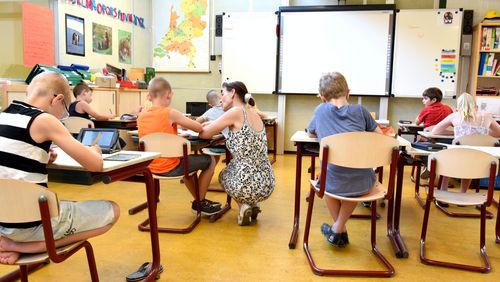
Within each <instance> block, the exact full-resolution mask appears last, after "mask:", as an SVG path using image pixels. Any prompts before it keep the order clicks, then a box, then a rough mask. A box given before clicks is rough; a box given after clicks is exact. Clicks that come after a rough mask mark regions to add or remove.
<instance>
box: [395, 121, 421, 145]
mask: <svg viewBox="0 0 500 282" xmlns="http://www.w3.org/2000/svg"><path fill="white" fill-rule="evenodd" d="M422 130H424V127H423V126H421V125H417V124H415V123H410V124H408V123H400V122H398V135H399V136H401V135H413V142H415V141H417V136H418V131H422Z"/></svg>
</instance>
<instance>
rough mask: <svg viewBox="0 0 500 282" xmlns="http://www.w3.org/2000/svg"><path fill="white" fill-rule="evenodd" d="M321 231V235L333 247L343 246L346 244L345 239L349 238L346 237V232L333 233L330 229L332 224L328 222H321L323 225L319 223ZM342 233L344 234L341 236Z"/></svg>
mask: <svg viewBox="0 0 500 282" xmlns="http://www.w3.org/2000/svg"><path fill="white" fill-rule="evenodd" d="M321 233H323V235H324V236H325V238H326V241H327V242H328V243H329V244H330V245H332V246H334V247H337V248H345V247H346V246H347V244H348V243H346V240H345V239H347V240H349V238H347V232H344V233H335V232H334V231H333V230H332V226H331V225H329V224H326V223H323V225H321ZM343 234H346V235H345V236H343Z"/></svg>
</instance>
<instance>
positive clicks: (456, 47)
mask: <svg viewBox="0 0 500 282" xmlns="http://www.w3.org/2000/svg"><path fill="white" fill-rule="evenodd" d="M445 11H457V12H459V13H460V17H458V18H456V20H457V21H458V23H457V24H458V28H456V29H457V38H456V39H455V38H454V39H453V40H456V41H455V42H454V43H453V46H452V47H450V46H451V45H450V46H446V48H436V50H438V49H446V50H448V49H450V48H451V49H454V50H455V56H456V63H455V70H456V71H455V74H454V77H455V79H454V82H450V83H449V84H451V83H453V84H454V85H453V89H452V90H450V89H447V88H445V87H446V86H447V85H448V84H446V85H442V84H436V83H430V84H428V85H427V86H424V87H422V89H418V90H417V89H416V90H415V91H414V93H412V94H408V93H409V92H408V90H407V89H402V90H399V89H398V85H399V84H398V83H400V82H399V80H398V73H397V72H398V71H399V70H401V68H400V67H399V66H400V65H399V64H398V55H399V56H401V54H400V52H399V48H401V47H398V46H399V45H398V42H399V41H400V40H399V39H398V32H399V31H400V30H401V28H402V26H401V25H402V23H400V22H399V20H401V18H402V17H401V16H400V15H402V14H401V12H403V13H412V14H411V16H415V15H416V14H422V13H438V12H440V13H442V12H445ZM419 19H421V17H419ZM396 24H397V26H396V32H395V36H394V49H393V56H394V60H393V79H392V93H391V96H393V97H397V98H422V92H423V90H425V89H426V88H428V87H438V88H439V89H441V91H442V92H443V98H453V97H455V96H457V95H458V94H459V93H458V90H459V87H460V84H461V79H462V77H461V68H462V67H463V66H462V59H463V58H461V54H460V51H461V37H462V25H463V9H462V8H450V9H401V10H398V11H397V13H396ZM398 28H399V30H398ZM413 28H415V29H416V28H417V27H416V26H415V27H413ZM405 35H406V36H410V34H405ZM411 35H413V34H411ZM423 36H425V34H424V35H423ZM405 38H407V37H405ZM403 42H404V40H403ZM426 47H427V46H426ZM438 63H439V61H438V62H436V64H438ZM433 71H435V70H433ZM400 77H401V75H400ZM445 77H446V76H445ZM445 79H448V77H446V78H444V79H443V80H445ZM450 79H451V78H450ZM438 80H439V79H438ZM396 91H400V92H399V93H402V94H398V93H396ZM450 91H452V92H453V93H451V92H450Z"/></svg>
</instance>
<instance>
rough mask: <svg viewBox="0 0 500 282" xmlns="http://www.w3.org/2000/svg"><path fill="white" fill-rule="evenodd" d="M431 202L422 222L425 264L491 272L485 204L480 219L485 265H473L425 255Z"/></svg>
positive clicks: (480, 244) (480, 240)
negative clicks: (486, 242)
mask: <svg viewBox="0 0 500 282" xmlns="http://www.w3.org/2000/svg"><path fill="white" fill-rule="evenodd" d="M430 204H431V201H426V205H425V213H424V222H423V224H422V235H421V237H420V261H421V262H422V263H423V264H428V265H436V266H442V267H448V268H454V269H462V270H468V271H474V272H482V273H486V272H490V271H491V265H490V261H489V259H488V256H487V255H486V248H485V236H486V206H485V205H484V204H483V205H481V220H480V221H481V222H480V224H481V233H480V238H479V251H480V253H481V257H482V259H483V262H484V266H473V265H466V264H458V263H452V262H445V261H438V260H431V259H428V258H426V257H425V237H426V233H427V225H428V219H429V210H430Z"/></svg>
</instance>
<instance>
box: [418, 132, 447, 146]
mask: <svg viewBox="0 0 500 282" xmlns="http://www.w3.org/2000/svg"><path fill="white" fill-rule="evenodd" d="M417 133H418V135H420V136H423V137H425V138H427V139H429V140H431V142H432V143H446V144H451V142H452V141H453V139H455V136H454V135H441V134H432V133H431V132H430V131H418V132H417Z"/></svg>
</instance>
